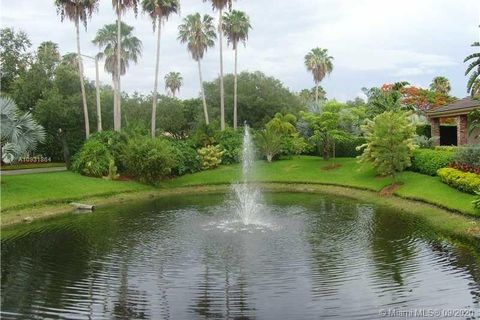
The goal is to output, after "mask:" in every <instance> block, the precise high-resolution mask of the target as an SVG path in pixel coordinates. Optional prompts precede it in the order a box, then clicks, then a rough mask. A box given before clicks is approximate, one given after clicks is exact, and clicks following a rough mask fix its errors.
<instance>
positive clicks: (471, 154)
mask: <svg viewBox="0 0 480 320" xmlns="http://www.w3.org/2000/svg"><path fill="white" fill-rule="evenodd" d="M454 161H455V163H457V164H461V165H466V166H470V167H473V168H480V146H479V147H477V146H475V147H465V148H460V149H459V150H458V151H457V153H456V154H455V159H454Z"/></svg>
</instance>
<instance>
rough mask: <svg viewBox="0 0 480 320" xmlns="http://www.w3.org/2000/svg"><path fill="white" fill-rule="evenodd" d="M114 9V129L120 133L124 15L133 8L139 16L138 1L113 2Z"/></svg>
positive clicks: (121, 0) (117, 0)
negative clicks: (115, 50)
mask: <svg viewBox="0 0 480 320" xmlns="http://www.w3.org/2000/svg"><path fill="white" fill-rule="evenodd" d="M112 5H113V8H114V9H115V12H116V14H117V43H118V44H119V49H118V50H117V52H116V53H117V59H116V63H117V71H116V72H115V75H116V76H117V77H118V79H117V88H116V90H115V91H116V109H115V102H114V104H113V105H114V109H113V127H114V129H115V130H116V131H120V130H121V129H122V88H121V85H120V82H121V81H120V77H121V75H122V74H124V73H122V65H121V61H122V58H121V57H120V53H121V52H122V41H121V40H120V35H123V33H122V26H123V24H122V14H123V13H125V12H126V11H127V10H128V9H129V8H133V11H134V12H135V15H136V14H137V6H138V0H112Z"/></svg>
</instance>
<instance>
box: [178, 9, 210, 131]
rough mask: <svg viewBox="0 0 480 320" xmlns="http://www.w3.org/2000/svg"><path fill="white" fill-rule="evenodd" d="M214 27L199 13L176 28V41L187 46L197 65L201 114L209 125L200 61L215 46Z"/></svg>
mask: <svg viewBox="0 0 480 320" xmlns="http://www.w3.org/2000/svg"><path fill="white" fill-rule="evenodd" d="M216 38H217V35H216V33H215V27H214V26H213V18H212V17H211V16H209V15H204V16H203V17H202V16H201V15H200V13H195V14H190V15H188V16H186V17H185V18H184V19H183V23H182V24H181V25H180V26H179V27H178V40H180V42H182V43H186V44H187V48H188V51H190V54H191V55H192V58H193V60H195V61H197V64H198V76H199V79H200V88H201V90H202V99H203V112H204V114H205V123H206V124H207V125H208V124H209V119H208V110H207V100H206V99H205V90H204V88H203V80H202V67H201V65H200V60H202V58H203V55H204V54H205V52H206V51H207V49H208V48H211V47H213V46H214V45H215V39H216Z"/></svg>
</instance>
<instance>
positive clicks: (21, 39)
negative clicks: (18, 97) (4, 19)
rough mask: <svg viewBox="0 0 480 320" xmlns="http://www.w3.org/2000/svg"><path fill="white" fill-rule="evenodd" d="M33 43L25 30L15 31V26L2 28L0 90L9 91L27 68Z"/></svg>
mask: <svg viewBox="0 0 480 320" xmlns="http://www.w3.org/2000/svg"><path fill="white" fill-rule="evenodd" d="M31 45H32V43H31V42H30V39H29V38H28V35H27V34H26V33H25V32H23V31H18V32H15V30H14V29H13V28H2V29H0V61H1V62H2V72H1V73H0V83H1V86H0V90H1V91H2V92H7V93H9V92H10V91H11V88H12V84H13V82H14V81H15V79H17V78H18V76H19V75H20V74H21V73H23V72H25V70H26V69H27V66H28V63H29V60H30V53H29V52H28V49H29V48H30V46H31Z"/></svg>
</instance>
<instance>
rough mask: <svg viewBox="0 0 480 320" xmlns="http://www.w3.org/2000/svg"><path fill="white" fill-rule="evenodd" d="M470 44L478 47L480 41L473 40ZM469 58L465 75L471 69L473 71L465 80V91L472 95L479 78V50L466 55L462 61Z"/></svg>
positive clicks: (476, 88)
mask: <svg viewBox="0 0 480 320" xmlns="http://www.w3.org/2000/svg"><path fill="white" fill-rule="evenodd" d="M471 46H472V47H475V48H476V47H480V42H478V41H475V42H474V43H472V45H471ZM470 60H472V61H471V62H470V64H469V65H468V67H467V70H465V75H468V74H469V73H470V72H471V71H472V70H473V72H471V73H470V78H469V79H468V82H467V92H469V93H470V95H471V96H472V97H473V96H474V95H475V93H477V92H476V91H477V90H478V88H479V83H478V81H479V80H480V52H475V53H472V54H471V55H468V56H467V57H466V58H465V59H464V60H463V62H467V61H470Z"/></svg>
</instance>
